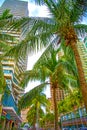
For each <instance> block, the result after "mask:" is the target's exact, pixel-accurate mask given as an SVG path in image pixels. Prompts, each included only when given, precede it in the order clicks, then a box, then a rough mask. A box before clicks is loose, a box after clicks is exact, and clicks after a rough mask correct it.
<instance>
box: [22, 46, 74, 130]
mask: <svg viewBox="0 0 87 130" xmlns="http://www.w3.org/2000/svg"><path fill="white" fill-rule="evenodd" d="M48 50H49V51H48ZM58 51H59V49H58V50H55V49H54V48H53V47H52V46H48V48H47V49H46V50H45V52H44V53H43V54H42V55H41V57H40V58H39V60H38V61H37V62H36V63H35V65H34V67H33V69H32V70H30V71H27V72H25V76H24V77H25V78H24V80H23V82H22V85H23V86H24V85H25V84H26V83H28V81H30V80H31V81H32V80H39V81H41V82H43V83H44V82H45V85H46V84H50V85H51V86H52V88H53V99H54V115H55V130H57V128H58V126H57V123H58V113H57V111H58V108H57V101H56V89H57V88H64V87H65V88H66V86H68V83H69V79H71V77H73V76H70V74H69V73H68V72H67V71H66V69H64V66H63V65H62V63H61V62H59V61H58V58H57V55H58ZM68 66H69V65H68ZM72 68H73V67H72ZM73 71H74V69H73ZM74 73H75V72H74ZM66 77H68V78H66ZM47 79H49V81H48V82H47V81H46V80H47ZM75 82H76V81H75Z"/></svg>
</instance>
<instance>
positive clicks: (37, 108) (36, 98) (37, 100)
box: [19, 84, 49, 129]
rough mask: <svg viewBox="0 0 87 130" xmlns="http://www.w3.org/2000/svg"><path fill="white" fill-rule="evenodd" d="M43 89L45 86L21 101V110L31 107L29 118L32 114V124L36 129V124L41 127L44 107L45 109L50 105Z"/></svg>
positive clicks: (31, 91)
mask: <svg viewBox="0 0 87 130" xmlns="http://www.w3.org/2000/svg"><path fill="white" fill-rule="evenodd" d="M43 87H44V84H42V85H41V84H40V85H39V86H37V87H35V88H34V89H32V90H30V91H29V92H27V93H25V94H24V96H23V97H22V98H21V100H20V101H19V109H22V108H26V107H29V112H28V115H27V118H28V117H29V118H30V116H31V114H32V117H31V118H32V120H31V124H32V125H33V127H34V129H35V125H36V124H37V126H38V127H39V120H40V116H41V115H40V114H41V113H42V114H43V113H44V111H43V107H44V109H45V107H46V106H47V105H48V104H49V102H48V100H47V99H46V95H45V94H44V93H43ZM25 100H26V102H25ZM29 118H28V120H29Z"/></svg>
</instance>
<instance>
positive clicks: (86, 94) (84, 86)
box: [70, 41, 87, 111]
mask: <svg viewBox="0 0 87 130" xmlns="http://www.w3.org/2000/svg"><path fill="white" fill-rule="evenodd" d="M70 46H71V48H72V50H73V52H74V55H75V60H76V64H77V69H78V74H79V81H80V88H81V92H82V96H83V101H84V105H85V107H86V111H87V83H86V80H85V75H84V71H83V67H82V62H81V59H80V55H79V52H78V50H77V46H76V43H75V41H72V42H71V44H70Z"/></svg>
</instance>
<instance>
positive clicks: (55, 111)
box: [52, 84, 60, 130]
mask: <svg viewBox="0 0 87 130" xmlns="http://www.w3.org/2000/svg"><path fill="white" fill-rule="evenodd" d="M52 86H53V101H54V115H55V119H54V130H59V129H60V128H59V125H58V108H57V100H56V88H57V84H53V85H52Z"/></svg>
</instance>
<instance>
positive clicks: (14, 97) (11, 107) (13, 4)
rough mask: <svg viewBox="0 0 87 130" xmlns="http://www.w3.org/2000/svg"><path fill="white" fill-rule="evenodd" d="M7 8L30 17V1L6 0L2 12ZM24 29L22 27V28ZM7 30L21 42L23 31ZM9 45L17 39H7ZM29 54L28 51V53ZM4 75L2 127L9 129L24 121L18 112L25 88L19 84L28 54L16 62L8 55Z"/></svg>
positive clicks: (0, 10) (19, 15)
mask: <svg viewBox="0 0 87 130" xmlns="http://www.w3.org/2000/svg"><path fill="white" fill-rule="evenodd" d="M5 9H10V12H11V13H12V14H13V16H14V17H15V18H21V17H28V2H25V1H19V0H5V1H4V3H3V5H2V6H1V8H0V14H2V12H3V11H4V10H5ZM21 30H22V29H21ZM21 30H20V31H19V32H16V31H8V32H7V31H6V30H3V31H4V33H9V34H11V35H13V36H14V37H15V38H16V41H17V42H19V41H20V40H21V39H23V38H21V37H22V35H21V34H22V31H21ZM7 42H8V43H9V45H12V44H13V45H15V44H16V43H15V41H12V42H11V41H7ZM26 54H27V53H26ZM2 65H3V72H4V77H5V79H6V91H5V93H4V96H3V100H2V105H3V109H2V118H3V119H4V121H3V122H1V123H2V127H3V128H2V129H5V128H7V127H8V130H9V129H10V128H11V127H13V126H15V127H17V126H18V125H19V123H20V122H21V121H22V120H21V117H20V115H19V114H18V100H19V99H20V97H21V96H22V95H23V93H24V90H23V88H21V86H19V83H20V81H21V80H22V79H21V78H20V77H19V74H20V73H21V72H24V71H25V70H26V67H27V55H26V56H25V57H24V58H23V57H21V56H20V57H19V59H18V61H17V62H16V61H15V59H14V58H10V57H6V58H4V60H3V61H2Z"/></svg>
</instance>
